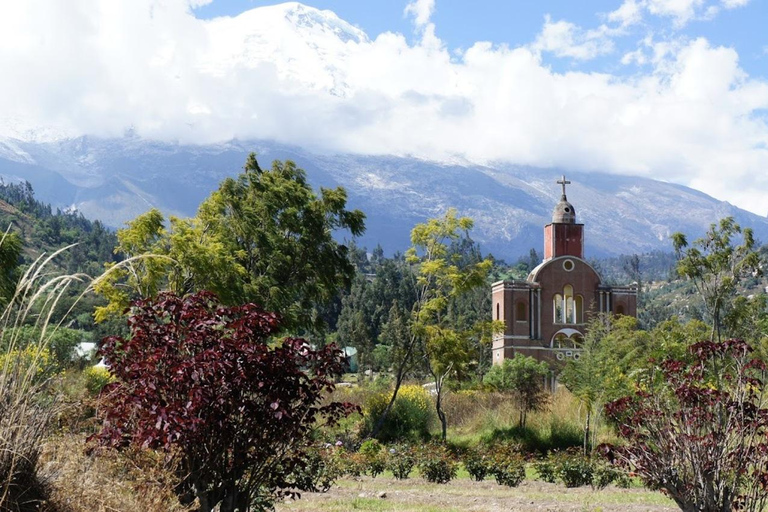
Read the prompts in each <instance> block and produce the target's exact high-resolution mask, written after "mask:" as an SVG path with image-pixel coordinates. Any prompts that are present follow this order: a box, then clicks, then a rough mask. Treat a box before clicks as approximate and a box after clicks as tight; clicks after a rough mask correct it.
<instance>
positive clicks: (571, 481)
mask: <svg viewBox="0 0 768 512" xmlns="http://www.w3.org/2000/svg"><path fill="white" fill-rule="evenodd" d="M556 460H557V463H556V464H557V476H558V477H559V478H560V480H561V481H562V482H563V483H564V484H565V486H566V487H581V486H583V485H590V484H592V476H593V473H594V469H593V467H592V462H591V461H590V460H589V457H587V456H585V455H584V454H582V453H581V452H578V451H576V450H570V451H567V452H565V453H564V454H560V455H558V456H557V458H556Z"/></svg>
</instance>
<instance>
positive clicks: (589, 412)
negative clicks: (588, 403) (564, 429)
mask: <svg viewBox="0 0 768 512" xmlns="http://www.w3.org/2000/svg"><path fill="white" fill-rule="evenodd" d="M591 419H592V408H591V407H590V408H587V421H586V422H585V423H584V455H589V424H590V422H591Z"/></svg>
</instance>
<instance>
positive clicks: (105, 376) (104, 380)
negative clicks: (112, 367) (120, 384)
mask: <svg viewBox="0 0 768 512" xmlns="http://www.w3.org/2000/svg"><path fill="white" fill-rule="evenodd" d="M83 378H84V380H85V388H86V389H87V390H88V393H90V394H91V395H98V394H99V392H100V391H101V388H103V387H104V386H106V385H107V384H109V383H110V382H112V381H113V380H115V377H114V376H113V375H112V374H111V373H110V372H109V370H107V369H106V368H104V367H103V366H90V367H88V368H86V369H85V370H83Z"/></svg>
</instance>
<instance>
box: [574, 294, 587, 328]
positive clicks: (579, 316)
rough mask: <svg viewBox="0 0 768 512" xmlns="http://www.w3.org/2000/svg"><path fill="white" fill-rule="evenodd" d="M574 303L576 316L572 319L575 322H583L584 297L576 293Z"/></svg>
mask: <svg viewBox="0 0 768 512" xmlns="http://www.w3.org/2000/svg"><path fill="white" fill-rule="evenodd" d="M574 303H575V304H576V318H575V319H574V322H573V323H575V324H583V323H584V298H583V297H582V296H581V295H577V296H576V298H575V299H574Z"/></svg>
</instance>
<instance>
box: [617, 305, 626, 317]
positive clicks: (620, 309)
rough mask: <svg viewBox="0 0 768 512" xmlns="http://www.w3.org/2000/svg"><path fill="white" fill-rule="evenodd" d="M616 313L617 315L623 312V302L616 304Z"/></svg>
mask: <svg viewBox="0 0 768 512" xmlns="http://www.w3.org/2000/svg"><path fill="white" fill-rule="evenodd" d="M616 314H617V315H623V314H624V305H623V304H619V305H618V306H616Z"/></svg>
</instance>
